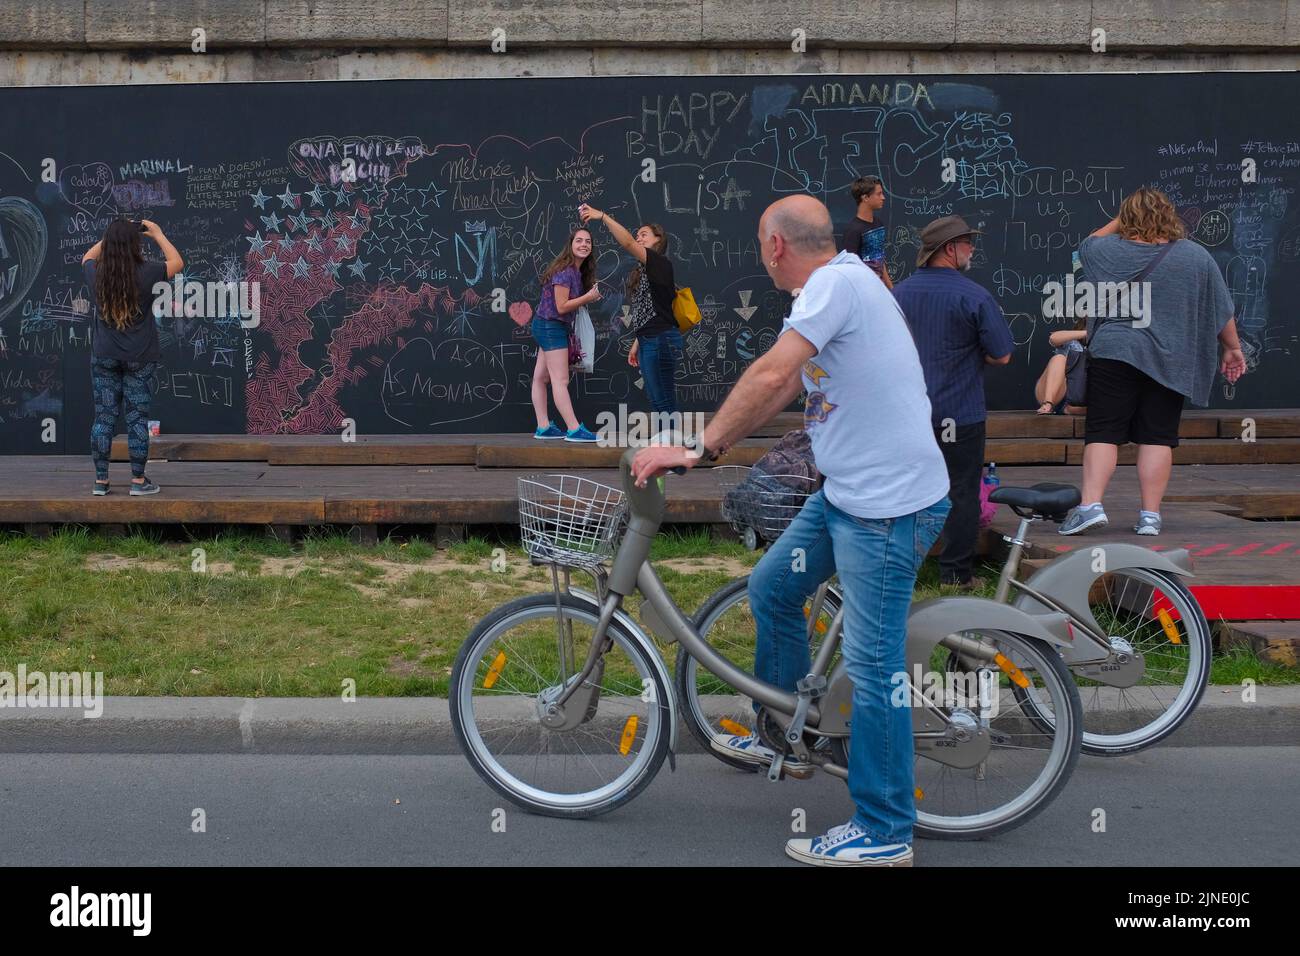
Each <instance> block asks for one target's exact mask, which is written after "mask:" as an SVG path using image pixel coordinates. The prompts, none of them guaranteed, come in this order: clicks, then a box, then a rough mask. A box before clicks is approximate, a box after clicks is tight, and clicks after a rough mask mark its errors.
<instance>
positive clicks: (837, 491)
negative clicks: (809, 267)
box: [781, 252, 948, 518]
mask: <svg viewBox="0 0 1300 956" xmlns="http://www.w3.org/2000/svg"><path fill="white" fill-rule="evenodd" d="M791 329H793V330H794V331H796V332H798V333H799V334H800V335H802V336H803V337H804V338H805V339H807V340H808V341H809V342H811V343H812V344H813V346H814V347H815V348H816V349H817V354H816V355H815V356H813V357H812V358H811V359H809V360H808V361H807V362H806V363H804V367H803V381H804V387H805V388H807V390H808V403H807V405H806V406H805V407H804V428H805V429H806V430H807V432H808V436H809V438H810V439H811V440H812V446H813V456H814V457H815V458H816V460H817V469H818V470H819V471H820V472H821V473H822V474H823V475H825V476H826V485H825V491H826V498H827V500H828V501H830V503H831V504H833V505H834V506H835V507H837V508H839V509H840V510H841V511H847V512H848V513H849V514H852V515H856V516H858V517H859V518H897V517H901V516H902V515H908V514H911V513H913V512H915V511H920V510H922V509H923V508H928V507H929V506H930V505H932V504H934V503H935V502H937V501H939V499H941V498H942V497H943V496H944V495H946V494H947V493H948V469H947V467H946V465H945V464H944V460H943V455H942V454H941V453H940V451H939V445H938V443H937V442H936V441H935V437H934V430H933V428H931V426H930V400H929V398H927V397H926V392H925V376H924V375H923V374H922V372H921V360H920V358H918V357H917V354H916V346H915V345H914V344H913V342H912V334H911V332H909V331H908V328H907V322H906V321H905V320H904V318H903V312H902V310H901V309H899V307H898V303H897V302H895V301H894V297H893V296H892V295H891V294H890V292H889V290H888V289H886V288H885V284H884V283H883V282H881V281H880V279H878V278H877V277H876V275H875V273H873V272H872V271H871V269H869V268H868V267H867V266H866V265H864V264H863V262H862V260H861V259H859V258H858V257H857V256H855V255H853V254H852V253H849V252H841V253H840V254H839V255H837V256H836V257H835V258H834V259H832V260H831V261H830V262H828V263H827V264H826V265H824V266H822V267H821V268H820V269H817V270H816V271H815V272H813V274H812V275H811V276H809V277H808V282H807V283H806V284H805V285H804V287H803V291H802V292H801V293H800V295H799V297H798V298H796V299H795V300H794V308H793V309H792V310H791V312H790V315H789V317H788V318H787V319H786V320H785V324H784V325H783V327H782V329H781V334H782V335H784V334H785V333H786V332H787V331H789V330H791Z"/></svg>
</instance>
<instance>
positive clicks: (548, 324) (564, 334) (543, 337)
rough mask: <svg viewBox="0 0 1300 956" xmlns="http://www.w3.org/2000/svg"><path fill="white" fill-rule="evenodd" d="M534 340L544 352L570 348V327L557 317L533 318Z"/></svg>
mask: <svg viewBox="0 0 1300 956" xmlns="http://www.w3.org/2000/svg"><path fill="white" fill-rule="evenodd" d="M532 329H533V341H534V342H536V343H537V344H538V345H539V346H541V349H542V351H543V352H554V351H555V350H556V349H565V350H566V351H567V350H568V348H569V327H568V326H567V325H565V324H564V323H563V322H557V321H556V320H555V319H533V326H532Z"/></svg>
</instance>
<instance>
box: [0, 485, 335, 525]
mask: <svg viewBox="0 0 1300 956" xmlns="http://www.w3.org/2000/svg"><path fill="white" fill-rule="evenodd" d="M33 521H35V522H43V523H50V524H69V523H77V524H275V523H281V524H322V523H324V521H325V507H324V501H323V500H322V498H321V497H320V496H319V495H317V496H315V497H314V498H308V497H304V496H301V495H295V496H291V497H283V496H281V497H272V496H266V495H262V496H253V495H250V496H249V497H244V498H229V497H225V498H222V497H216V496H215V495H214V496H205V497H202V498H189V497H185V498H178V497H176V496H175V495H173V496H170V497H169V496H167V493H166V492H165V491H164V492H163V493H162V494H158V495H151V496H149V497H138V498H132V497H130V496H129V495H117V494H110V495H108V496H106V497H103V498H95V497H92V496H91V495H89V494H86V495H81V496H77V497H62V498H43V499H40V500H0V522H4V523H14V524H19V523H27V522H33Z"/></svg>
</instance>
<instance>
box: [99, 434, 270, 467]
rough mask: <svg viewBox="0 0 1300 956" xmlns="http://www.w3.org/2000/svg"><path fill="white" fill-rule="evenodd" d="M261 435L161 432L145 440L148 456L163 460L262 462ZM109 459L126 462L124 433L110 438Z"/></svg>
mask: <svg viewBox="0 0 1300 956" xmlns="http://www.w3.org/2000/svg"><path fill="white" fill-rule="evenodd" d="M270 450H271V446H270V444H269V443H268V442H267V441H266V438H265V437H264V436H260V435H259V436H250V435H161V436H159V437H157V438H151V439H150V440H149V457H150V458H156V459H161V460H166V461H266V459H267V456H268V455H269V454H270ZM111 460H112V461H130V460H131V459H130V454H129V451H128V449H127V443H126V436H124V435H119V436H118V437H116V438H114V439H113V451H112V455H111Z"/></svg>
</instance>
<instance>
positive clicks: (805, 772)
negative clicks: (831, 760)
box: [782, 767, 817, 780]
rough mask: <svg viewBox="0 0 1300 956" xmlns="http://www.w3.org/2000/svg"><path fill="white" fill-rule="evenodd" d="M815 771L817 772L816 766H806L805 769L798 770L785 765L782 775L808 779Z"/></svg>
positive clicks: (796, 778)
mask: <svg viewBox="0 0 1300 956" xmlns="http://www.w3.org/2000/svg"><path fill="white" fill-rule="evenodd" d="M816 772H817V768H816V767H807V768H805V769H800V770H792V769H791V768H789V767H785V768H783V770H782V773H783V775H784V776H787V777H792V778H793V779H795V780H808V779H810V778H811V777H812V775H813V774H815V773H816Z"/></svg>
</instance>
